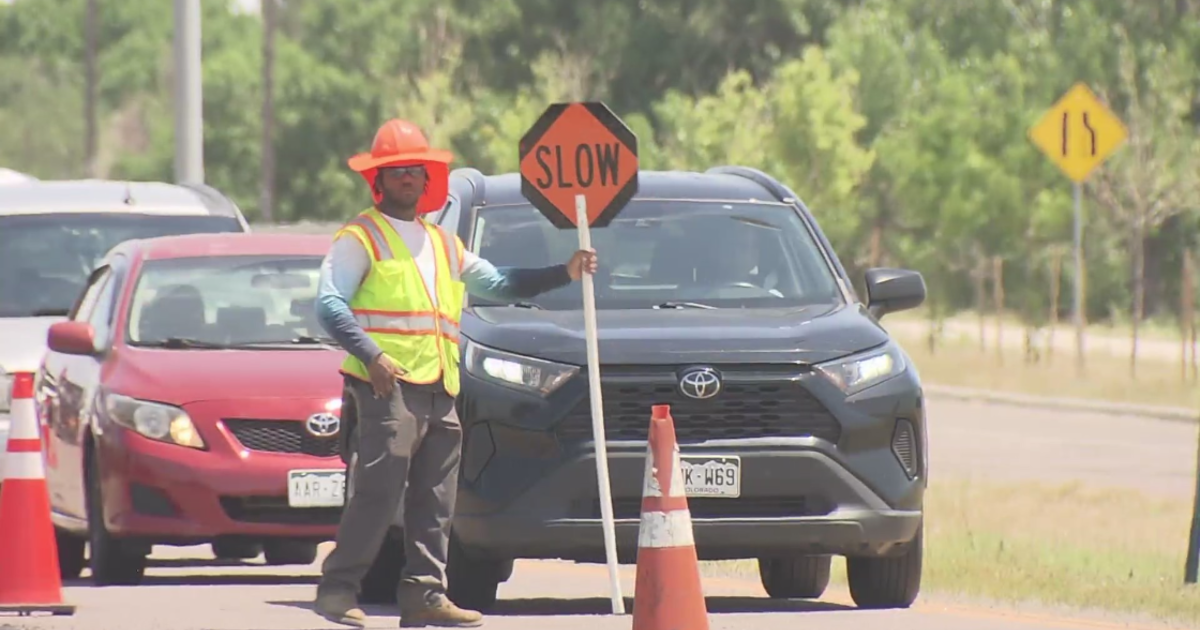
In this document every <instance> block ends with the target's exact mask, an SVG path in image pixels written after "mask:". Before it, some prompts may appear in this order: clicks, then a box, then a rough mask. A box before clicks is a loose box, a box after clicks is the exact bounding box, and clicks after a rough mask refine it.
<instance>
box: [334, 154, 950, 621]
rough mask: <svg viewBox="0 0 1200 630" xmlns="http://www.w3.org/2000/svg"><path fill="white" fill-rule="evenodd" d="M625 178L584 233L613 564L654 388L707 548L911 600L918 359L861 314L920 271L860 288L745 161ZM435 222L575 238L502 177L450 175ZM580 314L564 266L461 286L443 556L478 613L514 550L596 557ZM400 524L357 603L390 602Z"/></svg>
mask: <svg viewBox="0 0 1200 630" xmlns="http://www.w3.org/2000/svg"><path fill="white" fill-rule="evenodd" d="M639 179H640V182H639V190H638V194H637V195H636V196H635V197H634V198H633V199H632V201H631V202H630V203H629V205H628V206H626V208H625V209H624V211H623V212H622V213H621V214H620V215H619V216H618V217H617V218H616V219H615V220H614V221H612V223H611V224H610V225H608V226H606V227H603V228H598V229H595V228H594V229H593V230H592V242H593V245H594V247H595V248H596V250H597V252H598V253H599V254H600V257H601V269H600V271H599V272H598V273H597V275H596V277H595V295H596V305H597V320H598V330H599V339H600V361H601V365H602V367H601V380H602V387H603V403H604V420H605V425H606V431H607V436H608V438H607V439H608V452H609V457H610V465H609V468H610V475H611V482H612V493H613V498H614V511H615V516H616V535H617V546H618V549H619V555H620V558H621V561H622V562H626V563H632V562H634V561H635V558H636V552H637V533H638V524H639V507H640V500H641V491H642V481H643V479H642V475H643V467H644V463H645V456H646V436H647V429H648V426H649V419H650V408H651V406H652V405H655V404H663V403H665V404H669V405H670V406H671V414H672V416H673V417H674V421H675V428H676V433H677V435H678V439H679V442H680V448H681V451H682V456H683V464H684V475H685V484H686V486H687V493H688V495H689V507H690V509H691V514H692V521H693V527H694V531H695V540H696V548H697V551H698V553H699V555H700V557H701V559H737V558H756V559H758V563H759V567H760V573H761V576H762V582H763V585H764V587H765V588H766V590H767V592H768V593H769V594H770V595H771V596H772V597H779V598H816V597H820V596H821V594H822V593H823V592H824V590H825V588H826V586H827V584H828V582H829V573H830V560H831V557H832V556H833V555H842V556H845V557H847V559H848V562H847V569H848V577H849V582H850V590H851V594H852V596H853V598H854V600H855V602H856V603H857V604H858V605H859V606H861V607H869V608H886V607H907V606H908V605H910V604H911V603H912V602H913V601H914V600H915V599H916V597H917V593H918V591H919V589H920V582H921V558H922V549H923V547H922V531H923V527H922V517H923V497H924V492H925V487H926V481H927V480H926V472H927V470H928V468H927V463H926V455H927V452H928V451H927V448H926V442H927V439H926V426H925V414H924V408H923V402H922V401H923V396H922V391H921V383H920V380H919V376H918V374H917V370H916V369H915V367H914V366H913V365H912V363H911V361H910V360H909V358H908V356H907V355H906V354H905V353H904V351H903V350H902V349H901V348H900V346H899V345H898V344H897V343H896V342H894V341H893V340H892V339H891V338H890V337H889V336H888V334H887V332H886V331H885V330H884V329H883V328H882V327H881V326H880V325H879V323H878V320H879V318H881V317H882V316H884V315H885V314H886V313H889V312H893V311H897V310H903V309H909V308H913V307H915V306H918V305H919V304H921V303H922V301H923V300H924V298H925V284H924V281H923V279H922V277H921V275H920V274H919V273H916V272H913V271H907V270H902V269H872V270H869V271H867V272H866V274H865V287H866V293H867V295H866V300H865V302H864V301H863V300H861V299H860V298H859V297H858V296H857V295H856V293H855V290H854V288H853V286H852V283H851V280H850V278H849V277H848V276H847V274H846V272H845V270H844V269H843V267H842V265H841V263H840V262H839V261H838V257H837V255H836V254H835V252H834V251H833V249H832V247H831V245H830V244H829V242H828V240H827V239H826V237H825V236H824V234H823V233H822V232H821V230H820V228H819V227H818V225H817V222H816V220H815V219H814V218H813V216H812V215H811V213H810V212H809V210H808V209H807V208H806V207H805V206H804V204H803V203H802V202H801V201H800V199H799V197H797V196H796V195H795V194H794V193H793V192H792V191H790V190H788V189H787V188H786V187H785V186H784V185H782V184H780V183H779V182H777V181H776V180H774V179H773V178H771V177H770V176H768V175H766V174H764V173H762V172H759V171H756V170H752V169H748V168H743V167H719V168H714V169H711V170H709V171H707V172H704V173H695V172H649V171H644V172H642V173H641V174H640V175H639ZM435 220H436V221H437V222H439V223H441V224H442V225H444V226H446V227H448V228H450V229H451V230H453V231H456V232H457V233H458V234H459V235H460V236H461V237H462V239H463V241H464V243H465V244H466V245H467V247H468V248H469V249H471V250H472V251H474V252H477V253H478V254H479V255H480V256H482V257H484V258H486V259H488V260H490V261H492V262H493V263H494V264H496V265H499V266H509V265H511V266H520V267H539V266H548V265H553V264H557V263H559V262H561V261H564V260H566V259H567V258H568V257H569V256H570V253H571V252H572V251H574V250H575V249H577V247H578V241H577V238H578V237H577V234H576V233H575V231H574V230H558V229H556V228H554V227H553V226H552V225H551V224H550V222H549V221H548V220H547V219H546V218H545V217H543V216H542V215H541V214H540V213H539V212H538V211H537V210H536V209H534V208H533V207H532V206H531V205H530V204H529V202H528V201H526V200H525V199H524V198H523V197H522V196H521V191H520V180H519V177H518V176H517V175H516V174H505V175H499V176H484V175H482V174H481V173H479V172H478V171H475V170H471V169H461V170H458V171H455V172H454V173H453V175H452V198H451V200H450V203H449V204H448V205H447V207H446V208H445V209H444V210H443V211H441V213H439V214H438V215H437V217H436V219H435ZM582 308H583V307H582V297H581V290H580V286H579V284H578V283H575V284H571V285H569V286H566V287H563V288H561V289H557V290H555V291H552V292H549V293H545V294H543V295H540V296H538V297H536V298H534V299H532V300H530V301H528V302H523V303H517V304H494V303H487V302H485V301H481V300H478V299H475V298H470V299H469V301H468V305H467V308H466V310H465V312H464V314H463V321H462V331H463V337H464V339H463V341H462V344H463V358H462V380H463V386H462V393H461V395H460V397H459V401H458V411H459V415H460V417H461V419H462V423H463V431H464V445H463V461H462V467H461V482H460V490H459V500H458V507H457V515H456V517H455V520H454V531H453V536H452V541H451V563H450V567H449V570H448V573H449V582H450V584H449V586H450V595H451V597H452V598H453V599H455V601H457V602H458V603H459V604H460V605H464V606H468V607H472V608H477V609H484V610H486V609H487V608H489V607H490V606H491V605H492V604H493V603H494V602H495V599H496V592H497V587H498V585H499V584H500V583H501V582H503V581H505V580H507V579H508V578H509V576H510V575H511V573H512V566H513V560H514V559H516V558H563V559H571V560H576V561H580V562H598V563H603V562H604V560H605V556H604V538H603V534H602V528H601V521H600V506H599V503H598V500H597V494H598V492H597V487H596V473H595V470H596V468H595V462H594V459H593V457H594V449H593V442H592V433H591V424H590V409H589V402H588V379H587V359H586V349H585V343H584V321H583V311H582ZM343 414H344V415H345V416H346V418H345V419H346V420H348V421H349V422H350V425H351V426H352V424H353V409H352V408H350V406H348V407H347V408H346V409H344V411H343ZM350 434H352V431H346V432H344V435H347V436H349V435H350ZM351 444H353V442H352V441H350V442H347V443H346V444H345V445H344V451H343V452H344V453H346V454H347V455H346V459H347V461H349V460H350V458H351V456H352V448H350V445H351ZM400 536H401V533H400V532H399V531H398V530H397V531H394V532H393V537H392V538H391V539H390V540H389V541H388V542H387V543H386V544H385V545H384V548H383V549H381V552H380V555H379V557H378V559H377V561H376V564H375V567H373V569H372V572H371V574H370V575H369V576H368V578H367V579H366V580H365V581H364V585H363V587H364V588H363V599H364V600H366V601H372V600H389V599H390V598H391V597H393V593H394V588H395V580H396V576H397V575H398V571H399V568H400V566H401V564H402V563H403V552H402V546H401V545H400V544H399V542H400V540H401V538H400Z"/></svg>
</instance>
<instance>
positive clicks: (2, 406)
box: [0, 368, 13, 413]
mask: <svg viewBox="0 0 1200 630" xmlns="http://www.w3.org/2000/svg"><path fill="white" fill-rule="evenodd" d="M12 388H13V375H12V374H9V373H8V372H5V371H4V368H0V413H8V412H10V411H12Z"/></svg>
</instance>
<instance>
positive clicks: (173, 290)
mask: <svg viewBox="0 0 1200 630" xmlns="http://www.w3.org/2000/svg"><path fill="white" fill-rule="evenodd" d="M321 258H322V257H320V256H213V257H205V258H173V259H164V260H149V261H146V262H145V263H144V264H143V266H142V270H141V273H140V275H139V278H138V281H137V287H136V289H135V290H134V293H133V299H132V301H131V302H130V305H129V317H128V321H127V324H126V326H127V328H126V333H125V335H126V338H127V339H128V342H129V344H130V345H133V346H168V347H178V348H185V347H228V346H241V345H255V344H267V345H269V344H316V343H318V342H319V341H328V340H324V339H323V338H324V337H326V334H325V333H324V332H323V331H322V329H321V326H320V324H318V323H317V319H316V313H315V309H314V306H315V300H316V297H317V276H318V275H319V273H320V268H321ZM330 343H331V342H330ZM314 347H321V346H314Z"/></svg>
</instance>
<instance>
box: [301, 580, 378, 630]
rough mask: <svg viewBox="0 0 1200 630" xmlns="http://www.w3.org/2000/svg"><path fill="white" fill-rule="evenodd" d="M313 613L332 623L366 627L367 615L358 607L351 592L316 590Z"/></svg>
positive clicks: (356, 600)
mask: <svg viewBox="0 0 1200 630" xmlns="http://www.w3.org/2000/svg"><path fill="white" fill-rule="evenodd" d="M313 612H315V613H317V614H318V615H321V616H322V617H324V618H326V619H328V620H329V621H332V622H334V623H340V624H344V625H347V626H354V627H357V628H362V627H365V626H366V625H367V614H366V613H364V612H363V611H362V609H361V608H359V607H358V599H357V598H356V597H355V595H354V593H353V592H350V593H346V592H337V591H324V592H322V591H321V590H320V589H317V600H316V602H314V603H313Z"/></svg>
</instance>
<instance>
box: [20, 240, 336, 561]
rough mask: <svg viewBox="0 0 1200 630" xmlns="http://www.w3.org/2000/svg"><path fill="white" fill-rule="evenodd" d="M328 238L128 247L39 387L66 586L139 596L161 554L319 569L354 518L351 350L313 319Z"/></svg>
mask: <svg viewBox="0 0 1200 630" xmlns="http://www.w3.org/2000/svg"><path fill="white" fill-rule="evenodd" d="M329 243H330V237H328V236H317V237H314V236H298V235H265V234H200V235H188V236H168V237H161V238H152V239H146V240H133V241H126V242H124V243H122V244H120V245H118V246H117V247H116V248H114V249H113V250H112V251H111V252H109V253H108V255H107V256H106V257H105V258H104V259H103V260H102V261H101V262H100V263H99V264H98V266H97V267H96V269H95V271H94V272H93V273H92V275H91V277H90V278H88V281H87V284H86V286H85V288H84V290H83V292H82V293H81V295H80V297H79V299H78V300H77V302H76V304H75V305H74V307H73V308H72V309H71V312H70V314H69V316H68V321H65V322H60V323H58V324H55V325H54V326H53V327H52V328H51V329H50V332H49V335H48V342H49V347H50V352H49V353H48V354H47V355H46V357H45V359H44V362H43V364H42V366H41V370H40V371H39V373H38V375H37V384H36V390H37V391H36V394H35V397H36V399H37V408H38V415H39V419H40V422H41V423H42V427H43V435H44V436H45V440H44V448H45V455H46V463H47V468H46V473H47V474H46V477H47V483H48V486H49V489H50V498H51V507H52V518H53V520H54V523H55V526H56V528H57V529H58V538H59V558H60V563H61V565H62V566H61V568H62V572H63V575H64V577H68V578H73V577H78V576H79V575H80V573H81V572H82V570H83V568H84V566H85V563H84V552H85V547H86V550H87V551H88V552H89V553H88V554H87V555H88V556H89V558H90V568H91V570H92V579H93V581H95V582H96V583H98V584H137V583H138V582H140V580H141V578H142V574H143V571H144V569H145V566H146V556H147V555H148V553H149V551H150V548H151V546H152V545H155V544H162V545H195V544H201V543H209V544H211V545H212V549H213V552H214V553H215V555H216V556H218V557H222V558H248V557H255V556H257V555H259V554H260V553H262V554H263V555H264V556H265V559H266V561H267V562H268V563H271V564H307V563H311V562H313V560H314V559H315V555H316V546H317V544H318V543H319V542H321V541H325V540H332V539H333V536H334V533H335V531H336V528H337V521H338V518H339V516H340V514H341V510H342V504H343V493H344V488H345V486H344V479H345V469H346V467H345V464H344V463H343V461H342V459H341V458H340V456H339V448H338V437H339V436H338V433H339V429H340V424H341V421H340V408H341V395H342V380H341V377H340V376H339V375H338V372H337V370H338V366H339V364H340V363H341V361H342V358H343V356H344V353H343V352H342V351H341V350H340V349H338V348H337V347H336V346H334V345H333V341H332V340H330V339H327V338H326V337H325V334H324V332H323V331H322V329H321V328H320V326H319V325H318V324H317V323H316V319H315V316H314V314H313V306H314V299H315V296H316V292H317V275H318V271H319V268H320V264H321V259H322V257H323V255H324V254H325V251H326V249H327V247H328V245H329Z"/></svg>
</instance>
